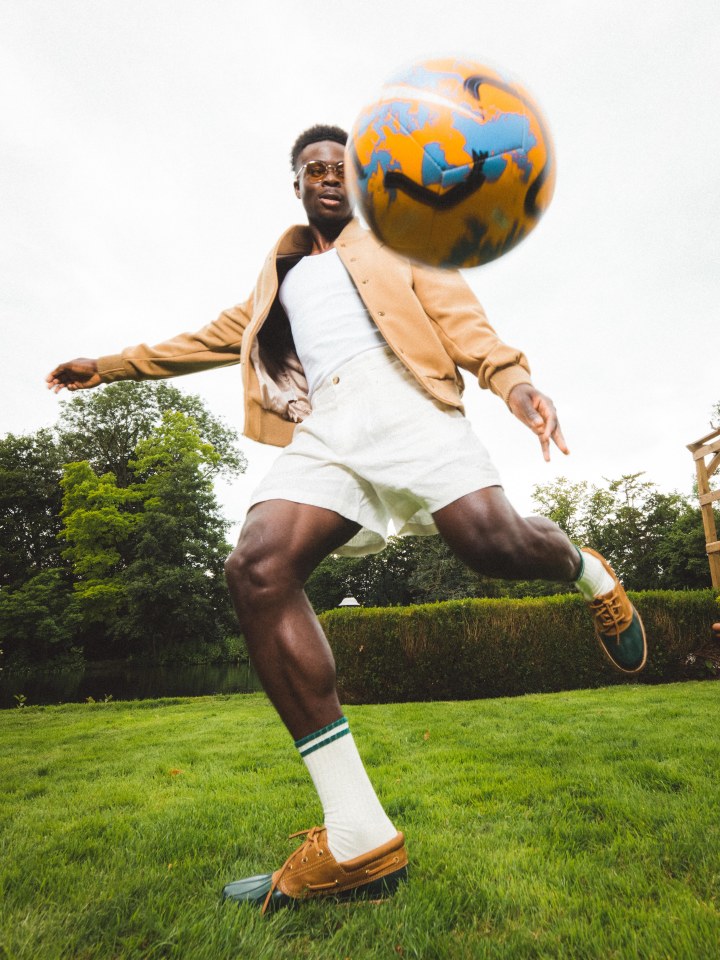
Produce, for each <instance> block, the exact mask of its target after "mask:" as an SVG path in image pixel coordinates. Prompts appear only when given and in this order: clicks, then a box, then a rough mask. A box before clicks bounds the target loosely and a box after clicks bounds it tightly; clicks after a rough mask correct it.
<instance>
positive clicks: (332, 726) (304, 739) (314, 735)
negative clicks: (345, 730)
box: [295, 717, 347, 750]
mask: <svg viewBox="0 0 720 960" xmlns="http://www.w3.org/2000/svg"><path fill="white" fill-rule="evenodd" d="M341 723H347V718H346V717H340V719H339V720H333V722H332V723H329V724H328V725H327V726H326V727H321V728H320V730H316V731H315V732H314V733H309V734H308V735H307V736H306V737H302V738H301V739H300V740H296V741H295V746H296V747H297V748H298V750H300V748H301V747H303V746H304V745H305V744H306V743H310V742H311V741H313V740H316V739H317V738H318V737H321V736H322V735H323V734H324V733H329V732H330V731H331V730H334V729H335V727H339V726H340V724H341Z"/></svg>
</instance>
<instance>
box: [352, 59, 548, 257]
mask: <svg viewBox="0 0 720 960" xmlns="http://www.w3.org/2000/svg"><path fill="white" fill-rule="evenodd" d="M345 169H346V178H347V183H348V187H349V189H350V192H351V195H352V196H353V198H354V200H355V202H356V204H357V206H358V208H359V210H360V213H361V214H362V215H363V217H364V218H365V220H366V221H367V223H368V225H369V226H370V228H371V229H372V231H373V232H374V233H375V235H376V236H377V237H378V239H379V240H380V241H381V242H382V243H385V244H387V246H389V247H391V248H392V249H393V250H396V251H397V252H398V253H401V254H403V255H405V256H406V257H410V258H411V259H413V260H419V261H421V262H422V263H427V264H430V265H431V266H437V267H474V266H478V265H479V264H482V263H488V262H489V261H491V260H495V259H496V258H497V257H501V256H502V255H503V254H504V253H507V251H508V250H511V249H512V248H513V247H514V246H516V245H517V244H518V243H520V241H521V240H522V239H523V238H524V237H526V236H527V235H528V233H530V231H531V230H532V229H533V227H534V226H535V225H536V223H537V222H538V220H539V219H540V217H541V216H542V214H543V213H544V211H545V209H546V208H547V206H548V204H549V203H550V200H551V198H552V194H553V189H554V186H555V158H554V152H553V145H552V141H551V139H550V134H549V132H548V128H547V125H546V123H545V120H544V118H543V116H542V113H541V112H540V110H539V108H538V106H537V104H536V103H535V101H534V100H533V98H532V97H531V96H530V94H529V93H528V92H527V91H526V90H525V89H524V88H523V87H521V86H520V85H519V84H517V83H516V82H514V81H511V80H509V79H507V78H505V77H503V76H502V75H501V74H499V73H497V72H496V71H495V70H491V69H490V68H488V67H485V66H483V65H482V64H479V63H473V62H472V61H468V60H427V61H423V62H422V63H415V64H413V65H412V66H410V67H407V68H405V69H404V70H402V71H400V72H399V73H397V74H395V76H393V77H391V78H390V79H389V80H388V82H387V83H386V84H385V86H384V87H383V88H382V90H381V91H380V96H379V98H378V99H377V100H375V101H374V102H373V103H371V104H370V105H369V106H367V107H365V109H364V110H362V112H361V113H360V116H359V117H358V118H357V120H356V121H355V123H354V125H353V127H352V130H351V133H350V138H349V140H348V145H347V155H346V164H345Z"/></svg>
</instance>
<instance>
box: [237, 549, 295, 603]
mask: <svg viewBox="0 0 720 960" xmlns="http://www.w3.org/2000/svg"><path fill="white" fill-rule="evenodd" d="M225 579H226V581H227V584H228V587H229V589H230V593H231V594H232V597H233V601H234V603H235V607H236V609H238V612H239V611H241V610H244V611H248V612H251V611H257V610H258V609H260V608H263V607H268V606H272V605H273V604H278V603H279V602H280V600H281V598H282V597H283V596H287V593H288V591H289V590H291V589H292V588H293V586H294V585H295V583H296V578H295V576H294V574H293V570H292V563H291V561H290V560H289V559H288V558H287V557H284V556H282V555H281V554H280V553H279V551H273V550H267V549H265V550H263V549H259V548H258V547H257V546H255V545H253V544H246V543H243V542H242V540H241V541H240V543H238V545H237V546H236V547H235V549H234V550H233V551H232V553H231V554H230V555H229V556H228V558H227V560H226V561H225Z"/></svg>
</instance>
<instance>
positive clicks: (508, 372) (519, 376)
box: [489, 364, 532, 403]
mask: <svg viewBox="0 0 720 960" xmlns="http://www.w3.org/2000/svg"><path fill="white" fill-rule="evenodd" d="M519 383H530V384H532V377H531V376H530V373H529V372H528V371H527V370H526V369H525V368H524V367H521V366H520V365H519V364H516V365H514V366H512V367H505V368H504V369H503V370H497V371H496V372H495V373H494V374H493V375H492V378H491V380H490V383H489V387H490V389H491V390H492V392H493V393H496V394H497V395H498V396H499V397H502V399H503V400H504V401H505V403H507V401H508V397H509V396H510V393H511V392H512V389H513V387H516V386H517V385H518V384H519Z"/></svg>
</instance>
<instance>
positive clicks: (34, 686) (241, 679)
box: [0, 661, 262, 708]
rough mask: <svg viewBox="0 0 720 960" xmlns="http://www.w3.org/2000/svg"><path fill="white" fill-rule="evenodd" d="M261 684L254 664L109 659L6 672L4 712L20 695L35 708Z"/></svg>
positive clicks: (1, 689)
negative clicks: (23, 673)
mask: <svg viewBox="0 0 720 960" xmlns="http://www.w3.org/2000/svg"><path fill="white" fill-rule="evenodd" d="M261 689H262V687H261V686H260V681H259V680H258V678H257V676H256V674H255V671H254V670H253V669H252V667H251V666H250V664H248V663H202V664H184V663H182V664H180V663H166V664H162V665H157V664H152V665H142V664H137V663H124V662H114V661H105V662H100V663H87V664H85V665H84V666H83V667H81V668H80V669H78V670H72V671H71V670H68V671H63V672H62V673H52V674H38V675H33V676H31V677H13V676H7V675H6V674H5V673H0V708H8V707H15V706H17V702H18V701H17V700H16V696H18V697H25V701H24V702H25V704H26V705H27V706H29V707H30V706H33V705H38V704H52V703H82V702H84V701H85V700H87V699H88V698H89V697H92V698H93V699H94V700H104V699H105V698H106V697H112V699H113V700H148V699H153V698H155V697H198V696H203V695H206V694H212V693H252V692H253V691H255V690H261Z"/></svg>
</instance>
